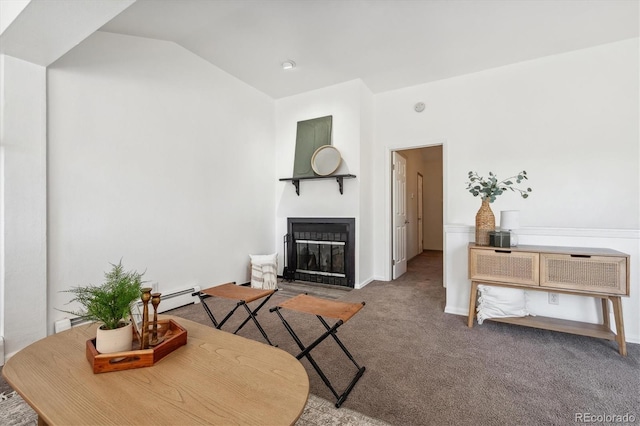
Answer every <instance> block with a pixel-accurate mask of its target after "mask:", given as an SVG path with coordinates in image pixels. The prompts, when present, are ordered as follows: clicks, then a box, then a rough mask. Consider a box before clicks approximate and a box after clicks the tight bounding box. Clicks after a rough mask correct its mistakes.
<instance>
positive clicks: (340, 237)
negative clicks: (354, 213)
mask: <svg viewBox="0 0 640 426" xmlns="http://www.w3.org/2000/svg"><path fill="white" fill-rule="evenodd" d="M288 231H289V234H288V236H289V238H288V241H289V244H288V247H287V259H288V265H289V268H290V269H291V270H293V271H294V276H293V277H294V279H295V280H297V281H307V282H312V283H322V284H331V285H338V286H344V287H351V288H353V287H354V275H355V274H354V267H355V254H354V249H353V248H354V246H355V219H353V218H289V219H288Z"/></svg>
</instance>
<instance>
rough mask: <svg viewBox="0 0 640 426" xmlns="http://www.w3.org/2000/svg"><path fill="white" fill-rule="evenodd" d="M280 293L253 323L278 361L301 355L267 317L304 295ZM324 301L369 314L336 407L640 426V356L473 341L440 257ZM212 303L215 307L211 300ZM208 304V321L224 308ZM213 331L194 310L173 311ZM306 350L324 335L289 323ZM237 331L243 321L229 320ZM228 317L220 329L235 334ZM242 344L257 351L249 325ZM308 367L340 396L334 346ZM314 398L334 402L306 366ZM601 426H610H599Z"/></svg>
mask: <svg viewBox="0 0 640 426" xmlns="http://www.w3.org/2000/svg"><path fill="white" fill-rule="evenodd" d="M282 287H283V290H281V291H279V292H278V293H276V295H274V297H273V298H272V299H271V300H270V302H269V303H268V305H267V306H265V307H264V308H263V309H262V310H261V311H260V314H259V316H258V318H259V320H260V323H261V324H262V325H263V327H264V328H265V330H266V331H267V333H268V335H269V337H270V339H271V340H272V341H273V342H274V343H275V344H277V345H278V346H279V347H280V348H281V349H284V350H286V351H288V352H289V353H292V354H295V353H297V352H299V351H298V348H297V346H296V345H295V343H294V342H293V340H292V338H291V337H290V336H289V334H288V333H287V332H286V330H285V329H284V327H283V325H282V323H281V322H280V320H279V319H278V317H277V316H276V314H275V313H270V312H269V311H268V307H270V306H273V305H275V304H276V303H278V302H279V301H282V300H285V299H286V298H287V297H291V296H292V295H295V294H296V293H298V292H300V291H302V290H303V289H304V286H293V285H287V283H282ZM312 291H313V292H315V293H316V294H318V295H320V296H322V295H323V293H324V295H325V296H326V297H334V298H337V299H338V300H343V301H349V302H360V301H365V302H366V306H365V307H364V308H363V309H362V310H361V311H360V312H359V313H358V314H357V315H356V316H355V317H353V318H352V319H351V320H350V321H348V322H347V323H346V324H344V325H343V326H342V327H340V328H339V329H338V336H339V337H340V338H341V339H342V341H343V342H344V343H345V345H346V346H347V348H348V349H349V350H350V352H351V353H352V355H353V356H354V358H355V359H356V361H357V362H358V363H359V364H360V365H364V366H366V368H367V370H366V371H365V373H364V375H363V377H362V378H361V379H360V381H359V382H358V384H356V386H355V388H354V389H353V391H352V393H351V394H350V395H349V397H348V399H347V400H346V402H345V403H344V405H343V407H345V408H349V409H353V410H355V411H357V412H360V413H362V414H365V415H367V416H370V417H372V418H376V419H380V420H383V421H386V422H388V423H391V424H394V425H446V424H451V425H478V424H482V425H516V424H517V425H566V424H574V421H575V420H576V416H577V415H580V414H581V413H590V414H591V415H609V416H613V415H621V416H622V415H625V414H627V413H628V414H629V415H630V416H633V418H634V419H635V422H636V423H638V422H640V417H639V416H640V345H637V344H628V356H627V357H626V358H623V357H621V356H620V355H619V354H618V351H617V345H616V344H615V342H611V341H607V340H601V339H594V338H589V337H582V336H575V335H569V334H564V333H557V332H551V331H546V330H537V329H532V328H527V327H520V326H515V325H510V324H499V323H492V322H485V323H484V324H483V325H477V324H476V325H475V326H474V327H473V328H472V329H469V328H468V327H467V325H466V320H467V318H466V317H463V316H457V315H450V314H446V313H444V305H445V291H444V288H443V287H442V253H441V252H424V253H423V254H421V255H419V256H417V257H416V258H414V259H412V260H411V261H410V262H409V266H408V271H407V273H406V274H405V275H403V276H402V277H401V278H400V279H398V280H395V281H392V282H372V283H370V284H369V285H367V286H366V287H365V288H363V289H360V290H352V291H346V292H345V291H342V290H340V291H333V292H332V291H331V290H326V289H323V288H312ZM209 300H211V299H209ZM225 303H226V301H224V300H220V299H217V300H215V301H213V302H210V304H211V305H210V306H212V308H213V310H214V313H219V314H221V313H224V312H226V311H227V310H228V308H229V306H230V305H228V304H227V305H226V306H224V305H225ZM171 313H173V314H174V315H178V316H182V317H184V318H188V319H191V320H194V321H198V322H201V323H203V324H211V323H210V320H209V319H208V317H207V316H206V314H205V312H204V310H203V309H202V307H201V306H200V305H192V306H188V307H184V308H179V309H177V310H174V311H172V312H171ZM284 315H285V317H286V318H287V320H288V321H289V322H290V323H291V325H292V327H294V329H295V330H296V332H297V333H298V335H299V336H300V338H301V339H302V340H303V341H304V343H305V344H309V343H310V342H311V341H312V340H313V339H315V338H316V337H317V336H319V335H320V334H321V333H322V332H323V331H324V329H323V328H322V325H321V324H320V323H319V321H318V320H317V319H316V318H315V317H312V316H310V315H304V314H297V313H295V312H291V311H284ZM236 316H237V317H238V318H237V321H238V322H239V321H240V320H241V319H242V316H241V315H240V314H238V313H236ZM235 320H236V318H235V317H233V318H232V320H230V323H229V324H228V325H225V329H227V330H231V331H233V330H234V328H233V325H234V324H237V323H235V322H234V321H235ZM238 334H239V335H243V336H245V337H249V338H252V339H255V340H258V341H263V339H262V336H260V334H259V333H258V331H257V330H256V328H255V327H254V325H253V324H251V323H250V324H247V326H245V328H243V329H242V330H240V332H239V333H238ZM312 355H313V356H314V358H315V359H316V361H317V362H318V364H320V366H321V368H322V369H323V370H324V371H325V373H326V374H327V376H328V377H329V379H330V380H331V381H332V382H334V385H335V386H336V388H338V389H339V390H341V389H342V388H343V387H344V386H346V384H348V382H349V380H350V378H351V376H352V375H353V374H354V373H355V367H354V366H353V364H351V363H350V362H349V361H348V359H347V358H346V357H345V356H344V354H343V353H342V352H341V351H340V350H339V349H338V347H337V345H335V343H334V342H333V341H331V339H327V340H326V341H324V342H323V343H322V344H320V345H319V346H318V347H317V348H316V349H314V351H313V352H312ZM302 363H303V364H304V365H305V367H306V368H307V371H308V374H309V380H310V383H311V393H313V394H314V395H317V396H319V397H321V398H324V399H326V400H332V399H333V395H332V394H331V393H330V391H329V390H328V388H327V387H326V386H325V385H324V383H322V381H321V380H320V379H319V377H318V375H317V374H316V372H315V371H314V370H313V369H312V367H311V365H310V364H309V362H308V361H307V360H304V359H303V360H302ZM605 423H606V422H605Z"/></svg>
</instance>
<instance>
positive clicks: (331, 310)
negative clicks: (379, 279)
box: [270, 294, 365, 408]
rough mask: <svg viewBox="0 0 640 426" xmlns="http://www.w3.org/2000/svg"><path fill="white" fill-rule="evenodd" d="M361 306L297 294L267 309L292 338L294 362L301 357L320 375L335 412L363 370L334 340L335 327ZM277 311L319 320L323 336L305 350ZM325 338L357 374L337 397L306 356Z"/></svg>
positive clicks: (317, 367) (310, 359)
mask: <svg viewBox="0 0 640 426" xmlns="http://www.w3.org/2000/svg"><path fill="white" fill-rule="evenodd" d="M364 304H365V303H364V302H362V303H346V302H339V301H335V300H326V299H321V298H318V297H313V296H309V295H306V294H299V295H298V296H295V297H293V298H291V299H288V300H285V301H284V302H282V303H280V304H278V305H277V306H275V307H273V308H271V309H270V312H276V313H277V314H278V316H279V317H280V320H281V321H282V324H284V327H285V328H286V329H287V331H288V332H289V334H291V337H293V340H295V342H296V343H297V344H298V347H299V348H300V350H301V351H302V352H300V353H299V354H298V355H296V358H297V359H302V357H305V358H307V359H308V360H309V362H310V363H311V365H312V366H313V368H314V369H315V370H316V372H317V373H318V374H319V375H320V378H321V379H322V381H323V382H324V384H325V385H327V387H328V388H329V389H330V390H331V392H332V393H333V395H334V396H335V397H336V399H337V402H336V407H337V408H340V406H341V405H342V403H343V402H344V401H345V400H346V399H347V396H348V395H349V393H350V392H351V390H352V389H353V387H354V386H355V384H356V383H357V382H358V380H359V379H360V377H362V374H363V373H364V370H365V367H364V366H362V367H360V366H359V365H358V363H357V362H356V361H355V360H354V359H353V356H351V353H349V351H348V350H347V348H346V347H345V346H344V344H343V343H342V342H341V341H340V339H339V338H338V336H336V332H337V330H338V327H340V326H341V325H342V324H344V323H345V322H347V321H348V320H349V319H351V318H352V317H353V316H354V315H355V314H357V313H358V312H359V311H360V309H362V308H363V306H364ZM281 309H290V310H292V311H297V312H302V313H306V314H311V315H315V316H316V317H317V318H318V319H319V320H320V322H321V323H322V325H323V326H324V328H325V329H326V330H327V331H326V332H324V333H323V334H322V335H321V336H320V337H318V338H317V339H316V340H315V341H314V342H313V343H311V344H310V345H309V346H306V347H305V346H304V344H303V343H302V341H301V340H300V338H299V337H298V336H297V334H296V333H295V332H294V331H293V329H292V328H291V325H289V323H288V322H287V320H286V319H285V318H284V317H283V316H282V314H281V312H280V310H281ZM324 317H328V318H333V319H337V322H336V323H335V324H334V325H333V326H329V324H328V323H327V321H326V320H325V319H324ZM329 336H331V337H333V340H335V341H336V343H337V344H338V346H340V348H341V349H342V351H343V352H344V353H345V355H347V357H348V358H349V359H350V360H351V362H353V364H354V365H355V366H356V368H357V369H358V371H357V372H356V375H355V376H354V378H353V379H352V380H351V383H349V385H348V386H347V388H346V389H345V391H344V392H343V393H342V394H338V392H337V391H336V389H335V388H334V387H333V385H332V384H331V382H330V381H329V379H328V378H327V376H326V375H325V374H324V373H323V372H322V370H321V369H320V367H319V366H318V364H317V363H316V361H315V360H314V359H313V357H312V356H311V353H310V352H311V351H312V350H313V349H314V348H315V347H316V346H318V345H319V344H320V343H321V342H322V341H323V340H324V339H326V338H327V337H329Z"/></svg>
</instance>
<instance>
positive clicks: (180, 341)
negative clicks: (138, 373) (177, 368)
mask: <svg viewBox="0 0 640 426" xmlns="http://www.w3.org/2000/svg"><path fill="white" fill-rule="evenodd" d="M163 330H164V331H163ZM158 337H164V341H162V342H161V343H160V344H159V345H157V346H155V347H152V348H149V349H142V350H132V351H124V352H115V353H110V354H101V353H100V352H98V351H97V350H96V339H90V340H87V344H86V355H87V360H88V361H89V364H91V367H92V368H93V372H94V373H108V372H110V371H121V370H129V369H132V368H142V367H151V366H152V365H154V364H155V363H156V362H158V361H160V360H161V359H162V358H164V357H165V356H167V355H169V354H170V353H171V352H173V351H175V350H176V349H178V348H179V347H180V346H183V345H186V344H187V330H186V329H184V328H183V327H182V326H180V324H178V323H177V322H175V321H174V320H159V321H158ZM132 342H133V345H134V346H136V345H137V346H139V345H140V344H139V340H138V337H137V336H136V335H135V332H134V339H133V340H132Z"/></svg>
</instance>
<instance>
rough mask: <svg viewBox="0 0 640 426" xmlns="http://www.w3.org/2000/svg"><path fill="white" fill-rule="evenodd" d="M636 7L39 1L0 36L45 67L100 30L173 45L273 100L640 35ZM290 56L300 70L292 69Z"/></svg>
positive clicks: (593, 0) (316, 0) (532, 0)
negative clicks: (339, 85)
mask: <svg viewBox="0 0 640 426" xmlns="http://www.w3.org/2000/svg"><path fill="white" fill-rule="evenodd" d="M0 1H1V0H0ZM22 3H29V2H28V1H26V0H25V1H23V2H22ZM639 5H640V0H137V1H136V0H108V1H106V0H92V1H85V2H78V1H77V0H56V1H49V0H31V2H30V3H29V4H28V6H27V7H26V8H25V10H24V11H23V13H22V14H21V15H20V16H19V17H18V19H16V20H15V22H14V23H13V24H12V25H11V26H10V27H9V30H8V31H4V32H3V33H2V35H0V42H1V43H0V51H1V52H2V53H6V54H9V55H12V56H16V57H19V58H22V59H25V60H29V61H33V62H35V63H39V64H41V65H45V66H47V65H49V64H50V63H51V62H52V61H54V60H55V59H57V58H58V57H59V56H60V55H62V54H64V52H66V51H67V50H68V49H70V48H71V47H72V46H73V45H74V44H77V43H78V42H80V41H81V40H82V39H83V38H85V37H87V36H88V35H89V34H90V33H91V32H92V31H94V30H95V29H96V28H100V26H101V25H102V27H101V28H100V30H101V31H107V32H113V33H120V34H128V35H133V36H139V37H147V38H154V39H160V40H166V41H171V42H175V43H177V44H179V45H181V46H182V47H184V48H185V49H187V50H189V51H191V52H193V53H194V54H196V55H199V56H200V57H202V58H203V59H205V60H206V61H208V62H210V63H212V64H214V65H216V66H217V67H219V68H221V69H222V70H224V71H226V72H228V73H229V74H231V75H233V76H235V77H237V78H238V79H240V80H242V81H244V82H246V83H247V84H249V85H251V86H253V87H255V88H257V89H258V90H260V91H262V92H264V93H266V94H267V95H269V96H271V97H273V98H275V99H278V98H282V97H286V96H290V95H295V94H298V93H302V92H306V91H309V90H313V89H318V88H321V87H326V86H329V85H332V84H337V83H341V82H345V81H349V80H353V79H357V78H359V79H362V81H364V83H365V84H366V85H367V86H368V87H369V89H371V91H372V92H374V93H380V92H384V91H388V90H394V89H399V88H402V87H407V86H413V85H416V84H421V83H426V82H430V81H434V80H440V79H444V78H449V77H453V76H457V75H462V74H468V73H473V72H477V71H481V70H485V69H489V68H494V67H499V66H503V65H508V64H512V63H517V62H521V61H527V60H531V59H536V58H540V57H543V56H548V55H554V54H558V53H563V52H568V51H571V50H577V49H583V48H587V47H592V46H596V45H599V44H604V43H610V42H614V41H618V40H624V39H629V38H634V37H638V36H639V27H640V25H639V16H640V7H639ZM5 6H6V5H5ZM114 16H115V17H114ZM112 18H113V19H112ZM100 19H102V21H101V22H100ZM96 23H98V24H97V25H96ZM105 23H106V24H105ZM103 24H104V25H103ZM72 28H73V32H72V31H71V29H72ZM286 60H293V61H295V62H296V64H297V66H296V68H294V69H293V70H289V71H283V69H282V67H281V64H282V62H284V61H286Z"/></svg>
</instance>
